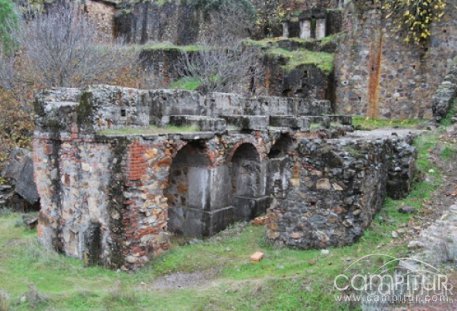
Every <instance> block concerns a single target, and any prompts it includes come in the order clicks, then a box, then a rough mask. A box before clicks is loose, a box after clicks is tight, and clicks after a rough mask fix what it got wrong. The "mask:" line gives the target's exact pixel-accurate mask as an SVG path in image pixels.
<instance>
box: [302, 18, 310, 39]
mask: <svg viewBox="0 0 457 311" xmlns="http://www.w3.org/2000/svg"><path fill="white" fill-rule="evenodd" d="M309 38H311V21H310V20H303V21H300V39H309Z"/></svg>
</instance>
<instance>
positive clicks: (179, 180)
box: [164, 143, 210, 237]
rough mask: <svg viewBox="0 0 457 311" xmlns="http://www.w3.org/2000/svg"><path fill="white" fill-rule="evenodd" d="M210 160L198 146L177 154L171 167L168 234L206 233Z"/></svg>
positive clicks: (191, 234)
mask: <svg viewBox="0 0 457 311" xmlns="http://www.w3.org/2000/svg"><path fill="white" fill-rule="evenodd" d="M209 165H210V160H209V158H208V156H207V155H206V154H205V149H204V148H203V147H202V146H200V145H199V144H198V143H188V144H187V145H186V146H184V147H183V148H182V149H180V150H179V151H178V153H177V154H176V156H175V157H174V158H173V161H172V164H171V166H170V171H169V177H168V187H167V188H166V189H165V190H164V194H165V196H166V197H167V199H168V231H170V232H173V233H175V234H179V235H183V236H188V237H200V236H202V235H203V232H204V230H205V223H204V211H205V209H207V205H208V204H209V203H208V201H209V200H208V198H209V168H208V167H209Z"/></svg>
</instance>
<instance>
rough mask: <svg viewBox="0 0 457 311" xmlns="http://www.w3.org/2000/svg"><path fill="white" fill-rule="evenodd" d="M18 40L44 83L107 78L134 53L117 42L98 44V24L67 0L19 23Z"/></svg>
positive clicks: (75, 83)
mask: <svg viewBox="0 0 457 311" xmlns="http://www.w3.org/2000/svg"><path fill="white" fill-rule="evenodd" d="M21 27H22V29H21V33H20V35H19V43H20V46H21V47H22V49H23V53H24V56H25V58H26V59H27V60H28V62H29V64H30V68H31V69H32V70H33V71H34V72H35V74H36V75H35V76H36V78H38V79H39V80H40V82H41V84H42V85H43V86H45V87H51V86H52V87H55V86H73V87H76V86H84V85H87V84H90V83H97V82H98V83H100V82H105V81H109V79H110V77H113V76H116V75H117V74H119V71H120V70H121V69H122V68H124V67H125V66H127V65H129V64H132V63H135V62H136V59H137V55H136V53H134V51H132V49H127V48H125V47H124V46H122V45H120V44H105V43H104V44H99V43H98V42H97V41H98V34H97V28H96V26H95V25H93V24H92V23H91V21H90V20H89V17H88V16H87V15H86V14H85V13H84V12H83V11H82V10H81V7H80V6H79V5H77V4H76V5H75V4H71V2H66V3H64V4H61V5H56V6H54V7H52V8H51V9H50V10H49V11H48V12H46V13H44V14H38V15H37V16H36V17H34V18H32V19H31V20H30V21H28V22H26V23H22V25H21Z"/></svg>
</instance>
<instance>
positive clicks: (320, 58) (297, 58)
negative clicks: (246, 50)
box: [267, 48, 334, 74]
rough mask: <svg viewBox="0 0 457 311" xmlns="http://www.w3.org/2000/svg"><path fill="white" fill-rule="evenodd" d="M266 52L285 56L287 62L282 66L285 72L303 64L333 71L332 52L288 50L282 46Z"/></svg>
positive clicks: (327, 71)
mask: <svg viewBox="0 0 457 311" xmlns="http://www.w3.org/2000/svg"><path fill="white" fill-rule="evenodd" d="M267 54H268V55H271V56H276V57H277V56H279V57H283V58H285V59H286V60H287V64H286V65H284V66H283V68H284V69H285V70H286V71H287V72H290V71H292V70H294V69H296V68H298V67H300V66H303V65H315V66H316V67H317V68H319V69H320V70H322V71H323V72H324V73H326V74H329V73H331V72H332V71H333V61H334V54H332V53H326V52H313V51H308V50H299V51H288V50H286V49H282V48H273V49H270V50H269V51H268V53H267Z"/></svg>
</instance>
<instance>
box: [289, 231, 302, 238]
mask: <svg viewBox="0 0 457 311" xmlns="http://www.w3.org/2000/svg"><path fill="white" fill-rule="evenodd" d="M290 237H291V238H292V239H295V240H297V239H300V238H301V237H302V234H301V233H300V232H292V233H291V234H290Z"/></svg>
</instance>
